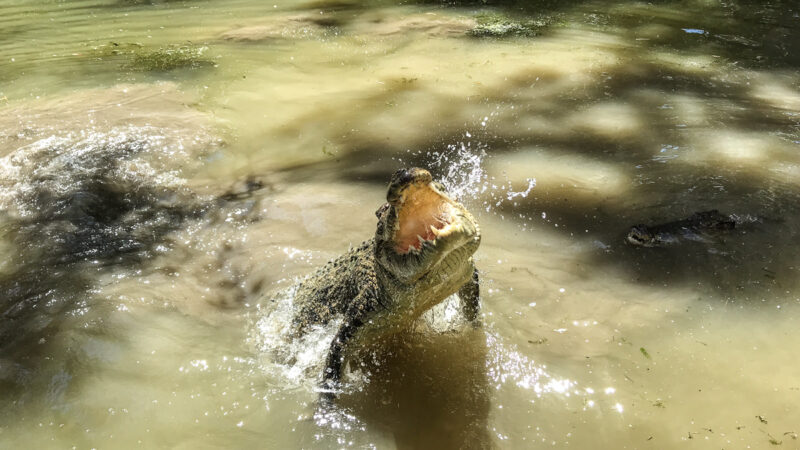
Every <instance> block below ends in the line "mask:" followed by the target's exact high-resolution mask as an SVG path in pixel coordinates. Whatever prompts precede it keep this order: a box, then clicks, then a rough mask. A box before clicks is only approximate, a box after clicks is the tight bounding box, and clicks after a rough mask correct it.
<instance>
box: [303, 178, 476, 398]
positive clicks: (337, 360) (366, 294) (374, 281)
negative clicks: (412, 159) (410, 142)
mask: <svg viewBox="0 0 800 450" xmlns="http://www.w3.org/2000/svg"><path fill="white" fill-rule="evenodd" d="M386 200H387V203H385V204H384V205H383V206H381V207H380V208H379V209H378V210H377V211H376V213H375V214H376V215H377V216H378V226H377V230H376V231H375V237H374V238H372V239H370V240H368V241H365V242H364V243H362V244H361V245H359V246H358V247H357V248H353V249H351V250H350V251H348V252H347V253H345V254H344V255H342V256H340V257H339V258H337V259H335V260H332V261H330V262H328V263H327V264H326V265H325V266H323V267H322V268H320V269H319V270H318V271H317V272H316V273H314V274H313V275H311V276H310V277H308V278H307V279H305V280H303V281H302V282H301V283H300V284H299V285H298V286H297V291H296V293H295V298H294V302H295V305H296V308H297V314H296V315H295V319H294V323H293V327H294V329H295V331H296V333H297V334H298V335H302V334H304V333H306V332H308V331H309V330H310V329H311V327H313V326H315V325H327V324H330V323H332V322H334V321H338V320H343V322H342V323H341V325H340V327H339V329H338V332H337V333H336V336H335V337H334V338H333V341H332V342H331V343H330V348H329V351H328V357H327V362H326V367H325V370H324V373H323V376H322V384H323V389H324V390H327V391H331V390H332V389H334V387H335V385H336V383H337V382H338V380H339V379H340V377H341V374H342V368H343V366H344V363H345V361H346V358H347V354H348V353H349V349H351V348H355V347H359V346H360V345H361V344H363V343H366V342H369V341H370V340H371V339H373V338H374V337H376V336H377V335H380V334H386V333H393V332H396V331H400V330H402V329H404V328H407V327H408V326H409V325H410V324H412V323H413V322H414V321H415V320H416V319H417V318H418V317H419V316H420V315H422V313H424V312H425V311H427V310H428V309H430V308H432V307H433V306H435V305H436V304H438V303H440V302H442V301H443V300H444V299H445V298H447V297H448V296H450V295H452V294H453V293H456V292H458V295H459V297H460V299H461V304H462V311H463V314H464V316H465V318H466V319H467V320H469V321H470V322H472V323H477V317H478V312H479V308H480V303H479V286H478V272H477V270H476V269H475V265H474V264H473V261H472V254H473V253H474V252H475V250H477V248H478V245H479V244H480V239H481V235H480V229H479V227H478V224H477V223H476V222H475V219H474V218H473V217H472V215H471V214H470V213H469V212H468V211H467V210H466V208H464V206H462V205H461V204H460V203H458V202H456V201H454V200H453V199H451V198H450V197H449V196H448V194H447V193H446V192H445V189H444V186H443V185H442V184H441V183H438V182H434V181H433V179H432V178H431V174H430V173H429V172H428V171H427V170H424V169H419V168H413V169H401V170H399V171H397V172H396V173H395V174H394V175H393V176H392V178H391V181H390V183H389V190H388V193H387V195H386Z"/></svg>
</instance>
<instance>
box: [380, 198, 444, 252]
mask: <svg viewBox="0 0 800 450" xmlns="http://www.w3.org/2000/svg"><path fill="white" fill-rule="evenodd" d="M397 208H398V213H397V225H396V226H395V231H394V243H395V250H396V251H397V253H400V254H406V253H409V252H419V251H420V250H421V249H422V246H423V245H425V243H430V244H433V245H436V244H437V239H439V238H444V237H447V236H449V235H450V234H452V232H453V231H454V230H456V229H457V228H458V226H459V224H458V222H459V220H458V214H457V212H458V211H457V210H456V207H455V205H454V203H453V201H452V200H450V199H449V198H448V197H447V195H446V194H444V193H442V192H439V191H438V189H436V188H435V187H434V186H432V185H431V184H430V183H415V184H413V185H411V186H409V187H407V188H406V189H405V190H404V191H403V193H402V194H401V198H400V201H399V205H398V206H397Z"/></svg>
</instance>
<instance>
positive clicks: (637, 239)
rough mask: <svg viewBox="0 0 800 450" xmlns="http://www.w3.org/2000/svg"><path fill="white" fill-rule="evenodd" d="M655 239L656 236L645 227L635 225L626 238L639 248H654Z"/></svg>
mask: <svg viewBox="0 0 800 450" xmlns="http://www.w3.org/2000/svg"><path fill="white" fill-rule="evenodd" d="M655 239H656V236H655V234H654V233H653V232H652V231H650V229H648V228H647V227H646V226H644V225H635V226H633V227H631V230H630V231H629V232H628V236H627V237H626V240H627V241H628V243H629V244H631V245H636V246H639V247H653V246H654V243H655Z"/></svg>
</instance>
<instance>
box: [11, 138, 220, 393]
mask: <svg viewBox="0 0 800 450" xmlns="http://www.w3.org/2000/svg"><path fill="white" fill-rule="evenodd" d="M65 145H66V147H65ZM70 145H73V146H74V147H70ZM141 148H142V145H141V142H140V141H138V140H137V139H136V138H129V139H127V140H123V141H116V142H106V143H105V144H98V145H96V146H94V147H89V149H88V151H86V150H87V149H86V148H81V146H80V145H78V144H74V143H73V144H63V143H61V144H59V143H56V144H55V145H54V146H44V147H42V148H41V149H40V150H41V152H38V153H34V154H33V158H32V159H31V160H30V161H29V162H31V163H32V164H34V165H36V166H37V169H35V170H33V173H32V174H30V177H29V178H26V179H24V181H21V184H20V185H19V186H17V190H16V196H17V198H16V200H17V202H18V203H19V204H22V205H24V206H23V208H24V210H25V211H26V212H24V213H22V214H18V215H17V216H16V217H13V218H11V219H10V220H6V221H4V222H5V223H4V224H3V234H5V237H6V240H8V241H10V242H11V243H12V246H13V247H14V250H13V251H12V252H10V253H12V255H13V258H12V260H11V261H9V263H7V265H6V267H11V268H12V269H11V271H10V272H6V273H4V274H3V275H2V277H0V298H2V303H1V304H0V308H2V309H0V314H1V315H2V321H0V355H2V356H1V357H2V360H0V367H2V371H0V388H2V391H3V396H4V398H6V399H17V398H19V399H20V400H23V401H24V400H25V398H27V397H29V396H31V395H34V393H42V392H50V391H53V389H54V388H53V386H52V384H53V383H54V382H56V381H55V380H56V378H57V377H58V376H59V375H58V374H61V375H60V376H61V377H62V378H64V379H65V380H68V379H69V378H71V375H69V374H70V373H72V370H70V365H71V364H73V363H74V362H75V363H76V362H77V361H79V360H81V357H80V356H79V352H80V351H81V349H80V348H79V347H80V346H78V345H75V343H74V342H73V343H70V342H60V340H62V339H65V336H64V335H63V334H60V331H61V329H62V326H64V324H65V323H71V324H72V325H71V326H70V328H75V329H81V327H80V326H78V325H76V324H75V323H74V322H76V321H82V320H83V321H85V322H86V323H89V322H94V324H95V325H96V327H95V326H93V327H89V328H88V329H87V332H88V333H91V330H92V329H95V328H97V327H99V328H100V329H102V328H103V326H102V324H101V323H100V322H102V321H101V320H97V316H96V313H94V312H93V313H92V314H90V315H88V316H86V317H85V318H82V316H83V314H84V312H85V311H84V310H88V307H89V306H90V305H91V306H92V311H103V310H104V307H103V306H102V305H94V304H93V302H94V300H93V299H92V295H93V294H92V292H93V288H94V287H95V286H96V283H97V278H98V277H99V276H100V275H102V274H103V273H104V272H105V271H106V270H108V269H110V268H111V267H117V268H120V267H123V268H124V267H130V268H135V267H136V266H137V265H139V264H141V263H142V262H143V261H145V260H147V259H149V258H152V257H153V256H154V254H155V252H156V247H157V246H159V245H160V244H162V242H163V240H164V237H165V235H166V234H168V233H169V232H171V231H173V230H176V229H178V228H180V227H181V226H182V224H183V223H184V222H185V221H186V220H188V219H196V218H198V217H200V215H202V214H203V213H204V208H203V206H202V204H201V203H200V202H199V201H197V199H195V198H194V196H193V195H192V194H191V193H190V192H188V190H186V189H181V188H172V187H165V186H159V185H158V183H156V182H155V180H153V179H148V178H139V179H137V178H136V177H135V174H134V173H133V172H131V171H130V169H126V168H124V166H125V165H126V164H130V163H131V162H132V161H134V160H135V159H136V157H137V154H138V153H139V152H140V150H141ZM51 151H52V153H51ZM59 153H60V156H55V157H54V155H57V154H59ZM51 158H52V159H51ZM84 328H85V327H84ZM103 333H104V334H107V335H110V336H114V335H115V334H116V333H115V332H114V330H103ZM69 339H70V338H67V340H69ZM70 354H72V357H70ZM53 355H58V358H53V357H51V356H53ZM60 364H63V366H62V367H53V366H55V365H60ZM45 373H49V374H50V375H52V374H53V373H56V376H55V377H53V378H52V380H49V381H48V380H44V382H45V383H49V384H50V386H49V387H48V388H43V389H36V388H33V389H32V388H30V387H29V386H27V384H28V383H31V382H42V380H41V379H40V375H42V374H45ZM65 383H66V381H65ZM21 386H24V388H20V387H21ZM49 396H50V394H48V397H49ZM51 400H52V399H51Z"/></svg>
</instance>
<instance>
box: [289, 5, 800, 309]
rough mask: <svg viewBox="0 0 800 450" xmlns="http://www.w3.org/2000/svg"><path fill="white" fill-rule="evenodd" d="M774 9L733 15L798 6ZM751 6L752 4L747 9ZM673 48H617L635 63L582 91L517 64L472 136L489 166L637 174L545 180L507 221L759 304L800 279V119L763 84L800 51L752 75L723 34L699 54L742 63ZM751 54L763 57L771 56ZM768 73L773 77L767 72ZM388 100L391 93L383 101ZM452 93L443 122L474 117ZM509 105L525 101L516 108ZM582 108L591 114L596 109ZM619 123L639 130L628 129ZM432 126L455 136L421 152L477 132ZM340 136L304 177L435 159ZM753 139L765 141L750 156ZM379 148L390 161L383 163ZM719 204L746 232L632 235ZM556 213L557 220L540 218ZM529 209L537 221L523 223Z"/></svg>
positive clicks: (377, 173)
mask: <svg viewBox="0 0 800 450" xmlns="http://www.w3.org/2000/svg"><path fill="white" fill-rule="evenodd" d="M772 5H773V6H774V5H783V6H775V7H772V8H771V9H770V8H767V6H764V5H761V7H762V9H757V8H756V11H755V12H754V11H753V9H752V8H754V7H738V6H737V7H735V8H733V10H730V11H729V10H724V11H723V12H724V13H725V15H726V16H727V15H729V16H731V17H732V18H731V19H730V20H738V19H737V18H740V17H741V16H743V15H744V16H746V17H748V18H750V19H751V20H752V18H753V17H761V16H759V15H758V11H768V12H769V14H772V16H769V17H766V16H765V17H766V18H763V17H762V19H758V25H757V26H756V28H758V27H764V26H768V24H770V23H772V22H773V21H774V20H782V19H780V18H779V17H778V12H779V11H780V10H781V8H785V9H786V10H791V7H790V6H789V5H785V4H783V3H772ZM744 10H747V11H749V12H748V13H747V14H744V13H742V11H744ZM648 11H650V12H651V13H652V14H653V16H652V17H651V18H655V19H659V16H658V13H659V11H660V10H658V9H656V10H648ZM660 12H661V13H663V11H660ZM636 14H637V17H639V18H640V19H639V20H641V18H644V17H646V14H644V12H642V11H636ZM765 14H766V13H765ZM679 16H680V17H684V18H685V15H681V14H679ZM698 20H705V19H698ZM748 32H753V33H757V30H755V31H754V30H752V29H748ZM793 32H794V31H793ZM606 33H610V34H613V33H623V32H622V31H619V32H614V31H606ZM798 42H800V41H798ZM600 45H601V46H602V44H600ZM661 45H662V44H647V43H645V44H642V45H635V46H634V45H626V46H608V47H607V48H606V47H603V49H604V51H610V52H613V53H614V54H616V55H618V57H619V58H621V59H622V60H623V61H624V62H623V63H619V64H615V65H612V66H609V67H604V68H603V69H602V73H596V74H593V80H592V81H588V82H583V84H582V85H581V86H580V88H576V86H574V85H572V84H569V83H563V81H564V80H563V78H562V77H561V75H559V74H548V73H545V72H543V71H528V70H521V71H518V72H514V73H508V74H507V77H506V79H505V81H504V82H503V83H502V84H498V85H493V86H487V87H486V88H485V90H484V95H483V96H482V98H481V99H480V103H481V104H482V105H485V110H489V109H493V108H494V107H495V106H496V105H497V106H498V107H499V108H500V109H501V110H502V112H501V113H500V115H499V116H498V117H497V118H495V119H493V120H494V121H495V127H494V130H492V129H489V131H487V132H485V133H481V134H480V135H478V134H476V133H475V132H474V130H470V131H472V132H473V135H474V137H473V138H472V139H473V142H476V141H478V142H480V143H481V144H482V145H484V146H485V148H486V149H487V152H488V153H490V155H489V159H487V162H488V163H489V164H491V162H492V160H495V161H498V163H497V165H496V167H497V169H498V170H499V169H503V170H505V168H512V166H513V165H514V164H515V162H519V163H520V164H521V165H522V166H523V167H524V168H529V171H528V172H527V176H530V177H537V175H539V176H543V177H545V178H546V175H547V174H545V173H541V174H540V173H537V172H538V171H539V170H545V171H546V170H547V168H546V166H545V168H538V165H537V161H538V160H541V161H543V162H545V163H546V162H547V161H552V160H554V159H562V158H563V159H564V160H566V161H572V160H580V161H586V162H588V163H593V162H594V163H597V164H598V167H606V168H607V169H606V170H607V172H608V173H605V174H604V175H612V176H613V175H616V176H617V177H618V178H619V179H621V180H627V181H625V182H624V185H623V186H622V190H620V191H610V192H608V193H607V194H604V193H603V192H602V187H601V188H598V189H592V187H591V185H589V186H588V188H587V189H572V188H571V187H570V186H567V187H565V186H564V185H563V184H562V185H561V186H560V187H559V186H558V185H555V184H545V185H540V186H537V187H536V188H535V189H534V190H533V191H532V192H531V195H530V196H528V197H527V198H520V199H515V201H514V202H504V203H503V204H501V205H500V206H499V207H498V208H495V209H496V211H498V212H499V213H502V214H503V215H504V217H507V218H512V219H514V220H526V221H528V223H529V224H531V225H532V226H533V227H534V228H538V229H540V230H542V231H548V232H555V233H564V234H567V235H568V236H570V238H572V239H576V240H580V241H581V242H587V243H594V245H595V250H594V251H590V252H588V254H587V255H586V258H587V260H588V261H589V262H591V263H592V264H600V265H606V266H610V267H619V268H621V269H623V271H624V272H626V273H628V274H629V276H630V279H631V280H634V281H637V282H640V283H644V284H646V285H652V286H658V287H664V286H674V287H677V286H680V285H699V286H701V287H704V288H705V289H706V290H707V291H708V292H712V293H714V294H716V295H718V296H720V297H722V298H726V299H730V298H732V297H736V298H751V299H752V300H760V299H762V298H764V297H765V296H766V297H768V296H769V293H770V292H772V291H775V292H783V291H784V290H786V289H791V288H795V287H797V286H798V278H797V276H796V272H795V269H794V267H795V266H796V265H797V264H798V263H800V261H798V259H797V255H796V254H795V252H793V251H791V249H790V247H788V246H787V243H788V242H794V241H796V240H797V239H798V237H800V236H799V235H800V230H798V228H797V220H798V217H800V211H799V210H798V206H797V205H798V204H800V203H799V202H798V200H800V189H798V185H797V184H796V183H793V182H791V181H790V180H788V179H786V177H787V175H780V171H779V170H777V169H779V168H780V167H781V166H783V167H786V166H788V167H791V166H792V165H793V164H795V162H794V161H796V160H795V159H793V158H794V157H793V156H792V155H793V153H792V151H791V150H796V145H797V142H798V129H800V121H798V118H797V115H796V114H791V109H790V110H787V109H786V108H785V107H782V106H780V105H779V104H778V103H779V102H780V101H781V99H780V96H779V94H777V93H776V94H768V95H763V91H761V93H759V91H758V89H760V88H762V87H763V86H761V85H759V84H758V81H757V80H759V79H763V80H769V79H770V78H769V77H772V76H776V77H779V78H780V77H782V76H784V74H782V73H781V72H780V71H778V70H777V69H781V68H782V67H786V66H791V65H792V64H793V63H792V61H791V58H788V59H787V58H782V59H779V61H778V62H775V64H772V65H771V67H772V68H773V69H776V71H775V72H774V75H773V74H772V73H771V72H770V70H761V71H759V72H747V73H744V71H741V72H740V73H736V72H737V71H739V70H740V69H739V68H738V67H737V63H738V61H739V60H738V58H736V56H737V55H738V54H737V52H739V50H740V44H739V43H737V42H727V41H720V40H717V41H715V43H714V45H713V46H711V47H709V48H705V47H703V46H700V47H697V48H695V49H694V51H700V52H701V53H700V54H701V55H702V51H706V50H708V51H715V52H717V51H719V52H717V53H714V54H713V55H717V56H711V55H705V56H708V58H709V61H714V60H715V59H716V58H718V53H721V54H723V55H725V54H727V55H729V56H728V58H729V59H728V60H727V62H726V61H724V60H723V62H721V63H717V64H718V69H713V70H712V69H705V70H698V69H697V67H696V66H694V65H692V64H685V65H681V64H673V63H668V62H665V61H659V60H657V59H653V58H652V54H653V53H652V51H654V49H655V50H657V49H658V47H659V46H661ZM787 45H788V44H787ZM798 54H800V52H798ZM745 56H746V55H745ZM751 62H752V63H753V64H752V65H756V66H759V64H756V63H757V61H755V60H754V61H751ZM748 65H751V64H745V65H744V66H748ZM761 66H767V64H766V63H765V64H762V65H761ZM761 66H759V67H760V68H762V69H764V67H761ZM726 67H727V69H726ZM754 76H756V77H763V78H756V79H755V80H753V79H752V78H751V77H754ZM751 80H753V81H752V82H751ZM418 89H424V87H422V86H420V87H418ZM403 93H404V92H396V93H392V92H390V93H389V94H386V95H389V96H391V95H394V94H396V95H398V96H399V95H403ZM526 99H530V100H529V101H528V100H526ZM362 100H363V99H362ZM386 100H387V98H383V97H382V98H381V99H380V101H378V102H376V104H383V103H385V101H386ZM388 100H391V98H388ZM440 100H442V101H437V102H436V105H437V106H436V108H437V109H435V110H434V111H433V116H435V117H439V118H447V117H457V118H458V117H463V113H462V111H480V110H481V108H480V107H477V106H476V105H475V104H474V102H472V103H471V102H470V100H467V99H464V98H456V97H451V98H447V99H446V100H445V99H440ZM507 105H515V106H516V108H515V109H514V111H513V112H512V111H510V110H509V109H508V108H506V106H507ZM605 105H608V106H610V108H609V109H608V110H607V111H605V110H602V109H597V110H593V108H596V107H598V106H601V107H602V106H605ZM616 107H620V109H619V111H621V114H620V115H619V117H615V114H618V113H617V111H618V110H616V109H614V108H616ZM680 108H684V110H690V109H691V108H697V110H698V111H699V112H698V113H697V114H695V116H692V114H690V113H689V114H687V113H686V112H677V111H676V110H679V109H680ZM479 113H480V112H476V114H479ZM582 113H586V114H589V115H588V116H587V117H583V118H582V116H580V114H582ZM608 116H611V117H612V118H614V119H618V120H619V122H616V123H613V124H611V125H610V126H607V127H605V128H611V129H612V131H611V132H610V133H607V132H606V130H604V129H601V128H604V125H602V124H603V122H602V120H604V119H605V118H606V117H608ZM626 117H627V118H626ZM366 120H368V119H366ZM626 121H628V122H629V123H627V122H626ZM693 122H694V123H693ZM526 124H534V126H533V127H526ZM618 124H622V127H623V128H625V127H629V128H630V130H631V131H630V132H623V133H617V132H614V131H613V128H615V127H616V126H617V125H618ZM350 126H352V124H350ZM358 128H364V129H367V128H369V126H368V125H366V124H365V125H364V126H363V127H358ZM431 128H433V129H437V130H451V131H447V132H446V133H444V135H442V134H439V135H437V136H426V138H427V139H428V140H427V141H419V142H414V141H413V139H412V142H413V145H414V147H413V148H415V149H419V150H428V151H442V150H443V147H444V146H445V145H446V144H453V143H457V142H462V141H464V140H465V137H464V135H463V133H464V129H458V128H457V127H454V126H452V124H449V123H447V122H445V123H443V124H440V125H439V126H435V127H431ZM333 134H335V133H333ZM341 134H342V135H345V134H347V133H341ZM423 136H424V135H423ZM725 139H727V140H725ZM748 139H751V140H752V139H754V140H755V141H756V143H755V144H753V142H748ZM721 140H722V141H723V142H722V143H720V141H721ZM792 142H794V143H792ZM340 144H341V145H342V146H343V147H345V148H348V151H347V152H343V153H342V154H341V155H338V156H337V158H336V160H335V161H333V160H331V161H325V162H321V163H316V164H311V165H307V166H304V167H302V168H297V170H296V173H297V174H298V176H300V177H301V178H302V177H303V176H307V177H309V178H313V177H320V176H323V177H330V178H343V179H346V180H358V181H371V182H375V183H376V184H383V183H384V182H385V180H386V179H387V178H388V176H389V174H390V173H391V172H392V171H393V170H394V169H395V168H396V167H397V166H399V165H400V164H403V165H425V164H426V163H429V162H430V161H429V158H428V156H427V155H425V152H424V151H423V152H421V153H420V154H417V155H414V154H408V153H407V152H405V151H404V150H406V149H404V148H402V147H399V146H395V147H391V146H390V144H388V143H387V142H381V141H375V142H372V141H369V140H367V139H362V141H360V142H356V143H355V144H354V143H353V142H352V141H348V142H344V141H343V142H341V143H340ZM395 145H396V144H395ZM739 146H742V147H744V148H741V149H740V148H738V147H739ZM748 146H751V147H752V146H755V147H757V149H756V151H753V152H751V153H748V151H749V149H748ZM670 152H672V153H674V154H671V153H670ZM727 152H729V153H727ZM664 153H666V155H665V154H664ZM376 154H381V155H383V158H380V159H378V158H376V157H375V155H376ZM753 155H754V156H753ZM515 156H519V158H517V159H514V157H515ZM751 158H756V159H751ZM758 158H761V159H758ZM399 160H402V163H401V162H400V161H399ZM720 162H722V163H721V164H720ZM521 170H522V169H518V170H517V172H520V171H521ZM598 170H601V171H602V170H603V169H598ZM495 175H498V176H499V175H500V174H499V173H495ZM576 176H579V175H576ZM517 181H518V180H517ZM710 209H718V210H720V211H721V212H722V213H724V214H733V215H736V216H737V217H739V218H740V219H741V220H740V223H739V225H738V226H737V229H736V230H734V231H733V232H731V233H728V234H725V235H722V236H720V237H718V238H714V239H711V240H710V241H709V242H704V243H699V242H686V243H682V244H680V245H676V246H672V247H669V248H657V249H647V248H633V247H630V246H626V245H624V243H623V242H624V236H625V234H626V233H627V231H628V230H629V229H630V227H631V226H633V225H636V224H640V223H646V224H657V223H661V222H670V221H674V220H679V219H683V218H686V217H688V216H690V215H692V214H693V213H695V212H698V211H704V210H710ZM543 212H546V215H547V220H541V221H540V220H539V219H538V217H539V216H540V215H541V214H542V213H543ZM520 215H522V216H524V217H526V219H519V216H520ZM515 218H516V219H515ZM553 224H558V227H557V228H555V227H554V226H553Z"/></svg>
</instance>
